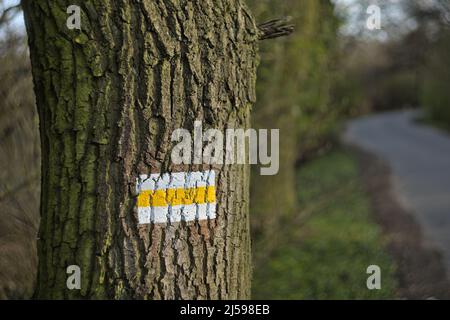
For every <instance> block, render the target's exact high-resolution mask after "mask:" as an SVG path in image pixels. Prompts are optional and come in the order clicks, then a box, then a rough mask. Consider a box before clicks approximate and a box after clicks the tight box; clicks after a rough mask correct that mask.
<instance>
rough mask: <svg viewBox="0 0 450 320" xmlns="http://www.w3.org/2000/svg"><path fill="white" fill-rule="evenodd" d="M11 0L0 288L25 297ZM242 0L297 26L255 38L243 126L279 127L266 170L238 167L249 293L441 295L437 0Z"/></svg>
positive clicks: (22, 109)
mask: <svg viewBox="0 0 450 320" xmlns="http://www.w3.org/2000/svg"><path fill="white" fill-rule="evenodd" d="M18 3H19V1H17V0H0V299H8V298H29V297H30V296H31V295H32V291H33V281H34V278H35V273H36V272H35V269H36V263H37V258H36V253H35V242H36V241H35V240H36V230H37V226H38V223H39V218H38V216H39V213H38V211H39V178H40V177H39V172H40V156H39V155H40V150H39V149H40V147H39V132H38V120H37V114H36V110H35V105H34V97H33V92H32V82H31V75H30V65H29V58H28V52H27V47H26V35H25V30H24V25H23V17H22V13H21V9H20V6H19V5H18ZM247 4H248V5H249V6H250V8H251V9H252V11H253V13H254V15H255V16H256V19H257V21H258V22H263V21H267V20H270V19H272V18H278V17H287V19H289V20H290V21H291V23H293V24H295V26H296V30H295V32H294V33H293V34H292V35H290V36H289V37H285V38H279V39H273V40H264V41H262V42H261V52H260V67H259V70H258V82H257V94H258V101H257V103H256V105H255V106H254V109H253V127H254V128H280V129H281V130H280V172H279V174H278V175H275V176H260V175H259V174H258V173H259V170H258V168H254V169H255V170H254V173H255V174H253V175H252V184H251V219H252V221H251V223H252V233H253V260H254V281H253V297H254V298H258V299H397V298H399V299H402V298H420V299H427V298H449V297H450V295H449V292H450V286H449V285H448V280H447V274H448V273H449V271H450V200H449V199H450V137H449V130H450V90H449V89H450V87H449V86H450V68H449V66H448V64H449V62H450V28H449V26H450V2H449V1H447V0H384V1H381V0H380V1H376V0H370V1H369V0H361V1H357V0H334V1H331V0H321V1H317V0H285V1H276V0H247ZM371 5H374V6H375V7H372V8H375V9H377V8H378V9H379V13H380V16H379V17H380V23H381V25H380V26H379V28H372V27H373V24H371V23H370V21H373V20H370V19H374V11H370V12H369V13H368V11H367V9H368V8H369V6H371ZM375 13H376V12H375ZM375 19H376V17H375ZM368 21H369V24H368ZM267 188H271V189H272V190H276V192H272V193H271V194H272V195H273V198H271V197H269V196H267V194H266V193H265V190H267ZM370 265H377V266H379V267H380V269H381V272H382V286H381V289H379V290H369V289H368V288H367V285H366V280H367V277H368V276H369V274H367V273H366V270H367V267H368V266H370Z"/></svg>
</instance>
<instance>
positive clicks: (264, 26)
mask: <svg viewBox="0 0 450 320" xmlns="http://www.w3.org/2000/svg"><path fill="white" fill-rule="evenodd" d="M290 20H291V17H284V18H280V19H273V20H270V21H267V22H264V23H261V24H260V25H258V29H259V31H260V35H259V40H265V39H273V38H278V37H283V36H288V35H290V34H291V33H292V32H293V31H294V28H295V25H293V24H290V23H289V22H290Z"/></svg>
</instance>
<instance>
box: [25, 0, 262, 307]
mask: <svg viewBox="0 0 450 320" xmlns="http://www.w3.org/2000/svg"><path fill="white" fill-rule="evenodd" d="M72 4H77V5H79V6H80V7H81V10H82V23H81V28H82V30H81V31H79V30H69V29H68V28H67V27H66V20H67V18H68V14H67V13H66V9H67V7H68V6H69V5H72ZM23 6H24V11H25V20H26V24H27V30H28V35H29V44H30V51H31V60H32V66H33V76H34V83H35V92H36V96H37V105H38V110H39V116H40V130H41V139H42V197H41V227H40V234H39V241H38V251H39V260H40V263H39V271H38V284H37V289H36V297H38V298H118V299H124V298H149V299H191V298H193V299H197V298H198V299H235V298H248V297H249V294H250V292H249V291H250V275H251V267H250V239H249V221H248V218H249V217H248V197H249V194H248V188H249V185H248V184H249V168H248V166H247V165H233V166H230V165H224V166H220V167H216V168H215V170H216V173H217V176H218V177H217V178H216V179H217V180H216V186H217V191H216V192H217V194H216V196H217V203H218V208H217V218H216V219H215V220H210V221H201V222H187V223H186V222H181V223H173V224H170V223H169V224H164V225H161V224H152V225H138V223H137V209H136V196H137V195H136V194H135V192H134V190H135V183H136V178H137V177H138V175H139V174H146V173H147V174H148V173H160V172H170V171H172V170H173V171H180V170H184V171H192V170H197V169H199V167H197V168H196V167H195V166H190V167H189V168H187V167H176V168H174V167H172V166H171V164H170V149H171V147H172V144H171V143H170V137H171V134H172V131H173V130H174V129H176V128H180V127H182V128H188V129H192V127H193V123H194V120H201V121H203V126H204V127H206V128H207V127H213V128H218V129H224V128H238V127H239V128H246V127H247V126H248V123H249V113H250V108H251V103H252V102H253V101H254V99H255V93H254V82H255V71H256V64H257V56H256V46H257V37H258V35H257V29H256V27H255V23H254V21H253V18H252V17H251V15H250V14H249V12H248V10H247V9H246V7H245V6H244V5H243V4H242V2H241V1H239V0H228V1H226V0H223V1H221V0H194V1H187V0H141V1H139V0H97V1H94V0H90V1H88V0H83V1H62V0H58V1H55V0H39V1H31V0H24V1H23ZM202 169H205V167H202ZM72 264H75V265H79V266H80V267H81V279H82V283H81V290H68V289H67V288H66V279H67V274H66V267H67V266H68V265H72Z"/></svg>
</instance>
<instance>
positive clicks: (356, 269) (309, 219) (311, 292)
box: [253, 150, 396, 299]
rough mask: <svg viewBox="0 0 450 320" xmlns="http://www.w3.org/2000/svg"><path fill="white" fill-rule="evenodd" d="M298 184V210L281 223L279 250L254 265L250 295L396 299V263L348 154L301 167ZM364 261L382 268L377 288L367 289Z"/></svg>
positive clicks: (365, 264) (366, 264)
mask: <svg viewBox="0 0 450 320" xmlns="http://www.w3.org/2000/svg"><path fill="white" fill-rule="evenodd" d="M297 182H298V187H297V189H298V191H297V193H298V200H299V205H300V208H301V210H300V213H299V214H298V215H297V216H294V217H292V219H289V220H288V221H284V223H283V229H282V230H280V232H281V233H282V234H283V240H282V244H281V245H279V246H278V248H279V249H277V250H276V251H275V252H273V253H272V254H271V256H269V257H267V260H266V262H265V263H264V264H262V265H259V266H255V268H254V280H253V298H255V299H386V298H395V288H396V281H395V278H394V272H395V267H394V265H393V262H392V260H391V258H390V257H389V256H388V254H387V253H386V251H385V249H384V245H383V238H382V235H381V232H380V228H379V227H378V226H377V225H376V223H375V222H374V221H373V219H372V216H371V211H370V210H371V209H370V200H369V198H368V196H367V194H365V193H364V191H363V189H362V184H361V181H360V180H359V175H358V167H357V163H356V160H355V159H354V158H353V156H352V155H351V154H349V153H347V152H346V151H342V150H337V151H333V152H331V153H329V154H327V155H325V156H323V157H321V158H319V159H317V160H314V161H312V162H310V163H308V164H306V165H305V166H304V167H303V168H302V169H300V170H299V172H298V175H297ZM369 265H378V266H380V268H381V290H368V289H367V286H366V281H367V277H368V276H369V275H368V274H366V269H367V267H368V266H369Z"/></svg>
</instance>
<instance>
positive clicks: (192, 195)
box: [137, 186, 216, 208]
mask: <svg viewBox="0 0 450 320" xmlns="http://www.w3.org/2000/svg"><path fill="white" fill-rule="evenodd" d="M137 202H138V207H139V208H143V207H166V206H169V205H171V206H177V205H188V204H194V203H196V204H202V203H213V202H216V188H215V187H214V186H209V187H198V188H189V189H183V188H180V189H162V190H156V191H155V190H145V191H142V192H141V193H140V194H139V196H138V201H137Z"/></svg>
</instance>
